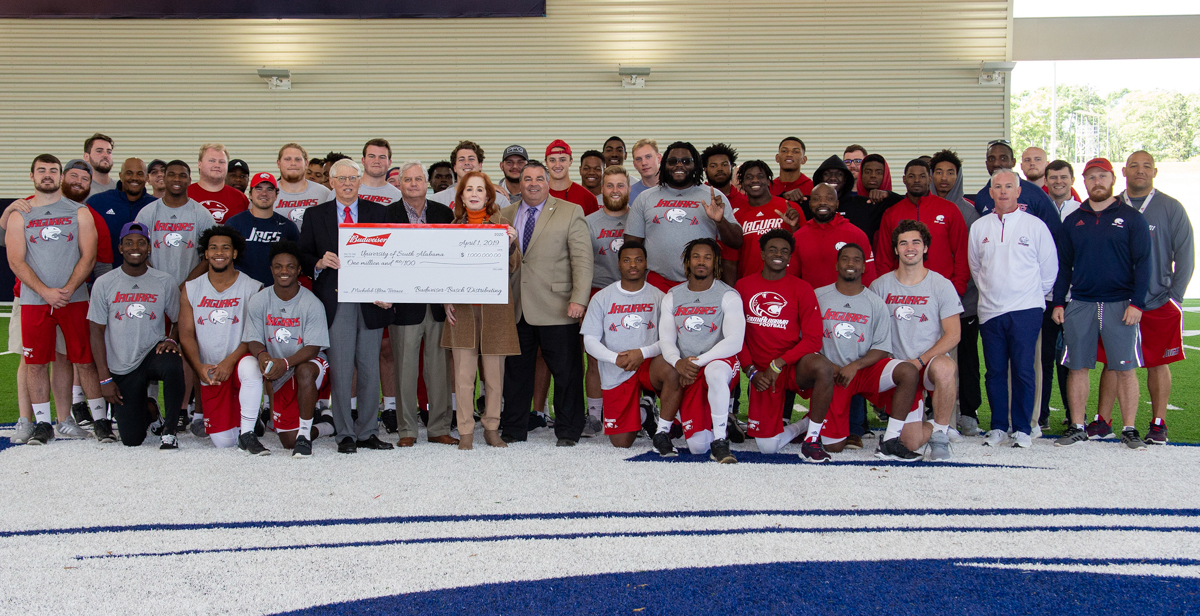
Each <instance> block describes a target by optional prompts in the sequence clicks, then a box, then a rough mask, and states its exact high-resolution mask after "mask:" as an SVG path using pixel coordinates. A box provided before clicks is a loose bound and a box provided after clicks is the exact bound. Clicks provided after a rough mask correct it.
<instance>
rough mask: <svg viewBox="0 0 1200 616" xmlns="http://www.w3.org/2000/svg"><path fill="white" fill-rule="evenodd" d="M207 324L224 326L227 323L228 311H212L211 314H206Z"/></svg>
mask: <svg viewBox="0 0 1200 616" xmlns="http://www.w3.org/2000/svg"><path fill="white" fill-rule="evenodd" d="M208 322H209V323H216V324H217V325H224V324H226V323H228V322H229V311H228V310H213V311H212V312H210V313H208Z"/></svg>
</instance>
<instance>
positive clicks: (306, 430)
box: [296, 417, 313, 441]
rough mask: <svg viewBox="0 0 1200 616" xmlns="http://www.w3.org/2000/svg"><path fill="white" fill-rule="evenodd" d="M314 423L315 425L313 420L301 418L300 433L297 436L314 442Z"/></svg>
mask: <svg viewBox="0 0 1200 616" xmlns="http://www.w3.org/2000/svg"><path fill="white" fill-rule="evenodd" d="M312 423H313V420H311V419H305V418H303V417H301V418H300V432H298V433H297V434H296V436H297V437H301V436H303V437H304V438H306V439H308V440H310V441H311V440H312Z"/></svg>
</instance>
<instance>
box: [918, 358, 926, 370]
mask: <svg viewBox="0 0 1200 616" xmlns="http://www.w3.org/2000/svg"><path fill="white" fill-rule="evenodd" d="M917 361H919V362H921V367H922V368H924V367H925V360H923V359H921V356H920V355H918V356H917Z"/></svg>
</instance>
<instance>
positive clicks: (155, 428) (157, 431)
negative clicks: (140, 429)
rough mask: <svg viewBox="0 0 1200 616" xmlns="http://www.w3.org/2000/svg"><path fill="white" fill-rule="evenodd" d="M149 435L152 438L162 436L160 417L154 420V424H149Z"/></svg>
mask: <svg viewBox="0 0 1200 616" xmlns="http://www.w3.org/2000/svg"><path fill="white" fill-rule="evenodd" d="M150 434H153V435H154V436H162V435H163V420H162V418H161V417H160V418H159V419H157V420H155V421H154V423H152V424H150Z"/></svg>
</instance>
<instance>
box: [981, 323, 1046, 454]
mask: <svg viewBox="0 0 1200 616" xmlns="http://www.w3.org/2000/svg"><path fill="white" fill-rule="evenodd" d="M1041 330H1042V309H1041V308H1029V309H1028V310H1018V311H1015V312H1006V313H1004V314H1002V315H999V316H995V317H992V318H990V319H988V320H987V322H986V323H981V324H980V325H979V338H980V339H981V340H982V341H983V363H984V367H985V372H984V376H983V382H984V387H985V388H986V389H987V397H988V404H989V405H990V406H991V407H992V428H991V429H992V430H1004V431H1005V432H1008V431H1010V430H1012V431H1015V432H1024V433H1025V434H1029V432H1030V429H1031V423H1032V421H1033V406H1034V400H1033V394H1034V373H1033V357H1034V348H1035V347H1036V346H1037V338H1038V333H1040V332H1041ZM1010 370H1011V371H1012V397H1013V399H1012V400H1011V403H1010V400H1009V398H1008V377H1009V371H1010ZM1010 415H1011V419H1012V421H1011V423H1010V422H1009V417H1010Z"/></svg>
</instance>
